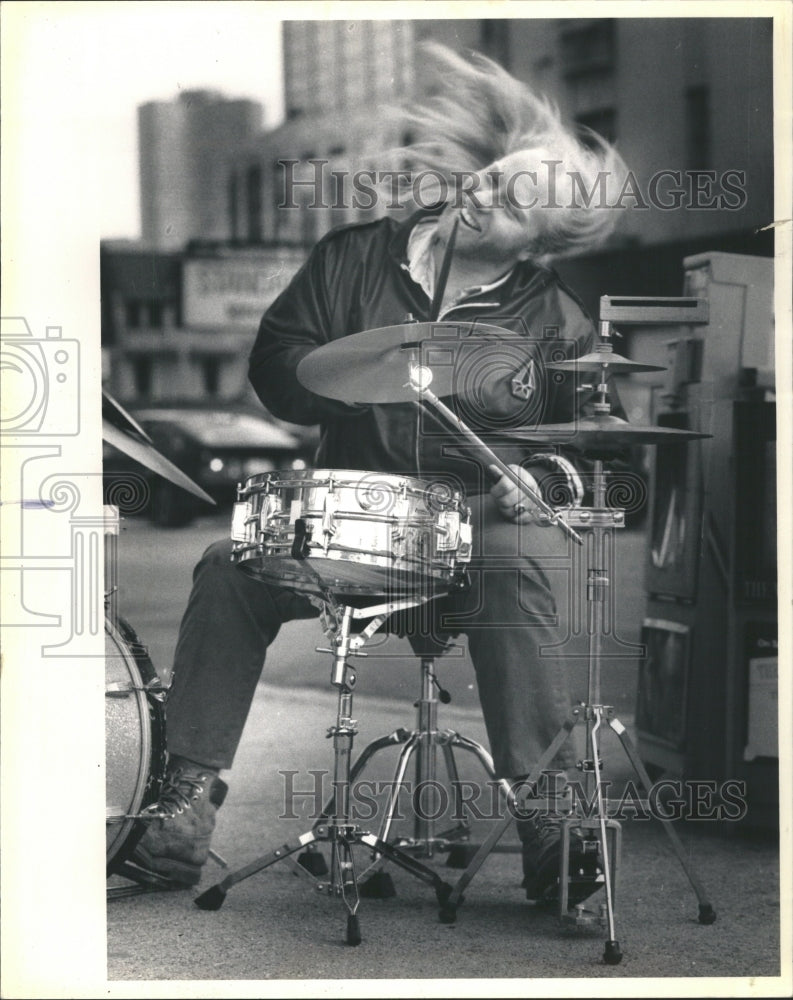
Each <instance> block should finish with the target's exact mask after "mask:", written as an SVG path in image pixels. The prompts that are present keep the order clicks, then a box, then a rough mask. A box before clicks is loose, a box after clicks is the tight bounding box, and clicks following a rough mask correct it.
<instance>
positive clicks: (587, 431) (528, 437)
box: [501, 413, 712, 451]
mask: <svg viewBox="0 0 793 1000" xmlns="http://www.w3.org/2000/svg"><path fill="white" fill-rule="evenodd" d="M501 433H502V434H503V436H504V437H505V438H510V439H511V440H513V441H527V442H531V443H532V444H566V445H570V446H571V447H573V448H579V449H581V451H613V450H618V449H620V448H629V447H630V446H631V445H635V444H683V443H685V442H688V441H693V440H696V439H697V438H709V437H712V435H711V434H703V433H702V432H701V431H689V430H681V429H680V428H678V427H662V426H654V425H645V426H642V425H641V424H630V423H628V421H627V420H623V419H622V418H621V417H615V416H614V415H613V414H611V413H602V414H601V413H597V414H595V415H594V416H592V417H582V418H581V419H580V420H575V421H573V422H572V423H565V424H538V425H537V426H536V427H516V428H513V429H510V430H505V431H503V432H501Z"/></svg>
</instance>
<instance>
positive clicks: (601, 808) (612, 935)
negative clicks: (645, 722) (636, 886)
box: [591, 709, 622, 965]
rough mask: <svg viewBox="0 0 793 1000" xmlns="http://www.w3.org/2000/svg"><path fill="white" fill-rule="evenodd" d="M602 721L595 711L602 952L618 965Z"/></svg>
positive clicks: (592, 736)
mask: <svg viewBox="0 0 793 1000" xmlns="http://www.w3.org/2000/svg"><path fill="white" fill-rule="evenodd" d="M602 720H603V713H602V709H597V717H596V721H595V725H594V727H593V728H592V733H591V742H592V765H593V767H594V770H595V791H596V794H597V802H598V827H599V833H600V852H601V855H602V857H603V876H604V878H605V890H606V917H607V920H608V935H609V936H608V940H607V941H606V949H605V952H604V955H603V957H604V959H605V961H606V963H607V964H608V965H618V964H619V963H620V962H621V961H622V952H621V951H620V946H619V942H618V941H617V937H616V930H615V921H614V895H613V890H614V882H613V881H612V879H613V878H614V876H613V875H612V871H611V867H612V865H611V861H612V859H611V856H610V853H609V844H608V836H607V834H606V812H605V803H604V801H603V785H602V782H601V779H600V748H599V746H598V732H599V730H600V724H601V722H602Z"/></svg>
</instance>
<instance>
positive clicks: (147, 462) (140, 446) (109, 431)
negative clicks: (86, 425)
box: [102, 417, 217, 507]
mask: <svg viewBox="0 0 793 1000" xmlns="http://www.w3.org/2000/svg"><path fill="white" fill-rule="evenodd" d="M130 419H131V418H130ZM136 426H137V425H136ZM144 433H145V432H144ZM102 437H103V438H104V439H105V441H107V443H108V444H110V445H112V446H113V447H114V448H118V450H119V451H123V452H124V454H125V455H129V457H130V458H134V459H135V461H136V462H140V464H141V465H144V466H145V467H146V468H147V469H151V471H152V472H156V473H157V474H158V475H160V476H163V477H164V478H165V479H167V480H168V481H169V482H171V483H174V485H176V486H181V487H182V489H184V490H187V491H188V493H192V494H193V495H194V496H197V497H198V498H199V499H200V500H206V502H207V503H211V504H212V506H213V507H214V506H217V505H216V504H215V501H214V500H213V499H212V497H211V496H210V495H209V494H208V493H205V492H204V491H203V490H202V489H201V487H200V486H199V485H198V483H194V482H193V480H192V479H191V478H190V477H189V476H188V475H186V474H185V473H184V472H182V470H181V469H179V468H177V466H175V465H174V464H173V462H171V461H169V460H168V459H167V458H165V456H164V455H161V454H160V453H159V451H157V449H156V448H155V447H154V445H153V444H152V443H151V441H150V440H149V438H148V436H146V437H145V439H144V438H141V437H138V436H137V433H135V432H133V431H130V430H126V429H124V428H123V427H118V426H116V425H115V424H112V423H111V422H110V421H109V420H108V419H107V417H105V418H103V420H102Z"/></svg>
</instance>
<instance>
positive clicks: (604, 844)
mask: <svg viewBox="0 0 793 1000" xmlns="http://www.w3.org/2000/svg"><path fill="white" fill-rule="evenodd" d="M605 494H606V488H605V474H604V471H603V461H602V460H601V459H596V460H595V463H594V506H593V507H592V508H585V507H570V508H567V509H566V510H564V511H563V512H562V513H563V516H564V518H565V520H566V522H567V524H568V525H569V526H570V527H576V528H579V529H581V530H583V531H585V532H586V534H587V535H588V538H587V543H588V544H587V554H588V559H587V584H586V586H587V607H588V613H587V631H588V636H589V650H588V660H589V666H588V689H587V702H586V703H585V704H581V705H579V706H578V707H577V708H575V709H574V710H573V711H572V712H571V714H570V715H569V716H568V718H567V719H566V720H565V722H564V723H563V725H562V727H561V728H560V730H559V732H558V733H557V735H556V736H555V737H554V739H553V741H552V742H551V744H550V745H549V746H548V748H547V750H546V751H545V752H544V753H543V754H542V756H541V757H540V759H539V761H538V762H537V764H536V766H535V768H534V771H533V772H532V775H529V777H528V778H527V779H526V782H525V784H523V785H521V786H520V787H519V788H516V789H513V790H512V792H511V793H510V794H509V795H508V796H507V805H508V808H507V809H506V814H505V817H504V819H502V820H500V821H499V822H498V824H497V825H496V826H495V827H494V828H493V829H492V831H491V832H490V834H489V835H488V837H487V838H486V839H485V840H484V841H483V843H482V845H481V847H480V848H479V850H478V851H477V853H476V855H475V856H474V858H473V860H472V861H471V863H470V865H469V866H468V868H466V870H465V871H464V872H463V873H462V875H461V876H460V878H459V879H458V881H457V884H456V885H455V886H454V889H453V890H452V892H451V894H450V895H449V897H448V899H447V900H446V902H445V903H442V904H441V909H440V914H439V916H440V919H441V921H442V922H443V923H454V921H455V919H456V916H457V907H458V906H459V905H460V903H462V901H463V895H462V893H463V890H464V889H465V887H466V886H467V885H468V884H469V883H470V882H471V880H472V879H473V877H474V876H475V875H476V873H477V871H478V870H479V869H480V868H481V866H482V864H483V863H484V861H485V859H486V858H487V857H488V855H489V854H490V852H491V851H492V850H493V849H494V847H495V845H496V843H497V842H498V840H499V839H500V838H501V836H502V835H503V833H504V832H505V830H506V829H507V827H508V826H509V824H510V823H511V822H512V820H513V819H514V818H516V816H519V815H520V813H521V810H525V809H526V808H528V809H530V808H531V797H530V796H532V795H533V794H534V789H535V788H536V787H537V784H536V783H538V782H540V781H541V780H542V778H543V776H544V775H547V774H548V773H549V772H548V771H547V769H548V768H549V766H550V764H551V762H552V761H553V759H554V757H555V756H556V754H557V752H558V751H559V750H560V749H561V747H562V744H563V743H564V742H565V740H566V739H567V737H568V736H569V734H570V733H571V732H572V731H573V729H574V728H575V726H576V725H577V724H578V723H580V722H584V723H585V725H586V752H587V754H589V756H585V758H584V759H583V760H581V761H579V762H578V765H577V766H578V768H579V770H581V771H582V772H583V774H584V785H585V790H586V799H587V802H589V803H591V802H592V801H593V793H594V796H595V798H596V805H597V808H596V815H595V816H591V815H590V814H589V813H590V812H591V810H587V814H586V815H585V814H584V812H583V811H582V809H581V802H580V801H579V800H576V801H575V802H568V803H567V805H566V807H565V808H566V815H564V816H563V817H562V819H561V843H560V861H559V883H558V915H559V919H560V920H561V921H562V922H563V923H566V924H572V925H574V926H578V927H580V926H587V925H591V924H593V923H595V922H598V923H600V924H601V925H602V926H605V927H607V929H608V939H607V941H606V946H605V951H604V955H603V958H604V961H605V962H606V963H607V964H608V965H617V964H618V963H619V962H620V961H621V959H622V952H621V950H620V946H619V942H618V941H617V939H616V930H615V921H614V892H615V885H616V874H617V865H618V863H619V854H620V844H621V827H620V824H619V822H617V820H615V819H610V818H608V816H607V812H608V805H609V803H608V800H607V799H605V798H604V796H603V782H602V779H601V773H602V772H601V768H602V764H603V761H602V759H601V756H600V730H601V728H602V726H603V725H604V724H605V725H607V726H608V727H609V728H610V729H612V730H613V731H614V732H615V733H616V734H617V737H618V738H619V741H620V743H621V744H622V747H623V749H624V751H625V753H626V755H627V757H628V759H629V760H630V763H631V764H632V766H633V769H634V770H635V772H636V774H637V775H638V777H639V779H640V781H641V783H642V785H643V787H644V789H645V791H646V792H647V793H648V794H649V793H650V790H651V786H652V782H651V781H650V778H649V776H648V774H647V771H646V769H645V767H644V765H643V763H642V761H641V759H640V757H639V755H638V753H637V752H636V749H635V747H634V745H633V742H632V740H631V739H630V736H629V735H628V732H627V730H626V729H625V727H624V726H623V725H622V723H621V722H620V721H619V720H618V719H617V718H616V717H615V716H614V709H613V708H612V707H611V706H609V705H603V704H601V701H600V667H601V655H602V651H601V650H602V638H603V635H604V628H605V622H604V609H605V605H606V598H607V595H608V592H609V585H610V581H609V563H610V561H611V555H612V553H611V549H610V547H609V550H608V552H607V547H606V544H605V542H606V538H607V537H610V536H611V531H612V529H613V528H621V527H624V525H625V517H624V511H623V510H621V509H619V508H612V507H607V506H606V495H605ZM593 783H594V788H593V787H592V785H593ZM634 804H635V805H636V806H639V805H646V803H640V802H634ZM526 814H527V813H525V812H524V815H526ZM658 818H659V819H661V820H662V821H663V824H664V829H665V830H666V832H667V834H668V836H669V839H670V842H671V845H672V848H673V850H674V852H675V854H676V855H677V858H678V860H679V862H680V864H681V866H682V867H683V870H684V872H685V874H686V876H687V877H688V880H689V882H690V883H691V886H692V888H693V890H694V892H695V893H696V896H697V899H698V901H699V922H700V923H702V924H712V923H713V922H714V921H715V919H716V913H715V911H714V909H713V907H712V906H711V904H710V903H709V902H708V899H707V896H706V895H705V891H704V889H703V887H702V885H701V884H700V882H699V879H698V878H697V876H696V875H695V874H694V872H693V871H692V869H691V867H690V866H689V864H688V861H687V859H686V854H685V851H684V849H683V845H682V843H681V842H680V839H679V837H678V834H677V831H676V830H675V829H674V828H673V827H672V825H671V819H669V818H665V817H664V816H662V815H659V817H658ZM572 830H577V831H580V833H581V836H582V843H583V849H584V851H585V852H587V851H590V852H592V853H594V852H596V851H597V849H598V847H599V849H600V857H601V859H602V867H603V873H602V875H601V876H597V880H598V881H602V882H603V885H604V888H605V892H606V901H605V903H604V904H601V906H600V911H599V913H594V912H592V911H590V910H587V909H586V908H585V907H584V906H583V905H577V906H575V907H574V908H573V909H572V910H568V899H569V885H570V881H571V879H575V878H577V877H578V876H577V874H576V873H571V871H570V858H569V853H570V852H569V848H570V833H571V831H572ZM608 831H611V833H612V837H611V843H609V837H608ZM590 878H592V876H590Z"/></svg>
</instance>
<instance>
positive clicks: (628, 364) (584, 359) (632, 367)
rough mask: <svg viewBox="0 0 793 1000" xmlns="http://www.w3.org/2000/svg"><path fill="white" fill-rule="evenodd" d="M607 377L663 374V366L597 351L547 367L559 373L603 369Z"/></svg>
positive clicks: (550, 363) (610, 352)
mask: <svg viewBox="0 0 793 1000" xmlns="http://www.w3.org/2000/svg"><path fill="white" fill-rule="evenodd" d="M604 366H605V367H606V368H607V369H608V370H607V372H606V374H607V375H621V374H625V373H631V372H662V371H665V368H664V366H663V365H645V364H643V363H642V362H641V361H631V359H630V358H624V357H623V356H622V355H621V354H615V353H614V352H613V351H595V352H594V353H593V354H583V355H582V356H581V357H580V358H573V359H572V360H570V361H549V362H548V363H547V364H546V365H545V367H546V368H550V369H551V370H552V371H559V372H599V371H600V370H601V369H602V368H603V367H604Z"/></svg>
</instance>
